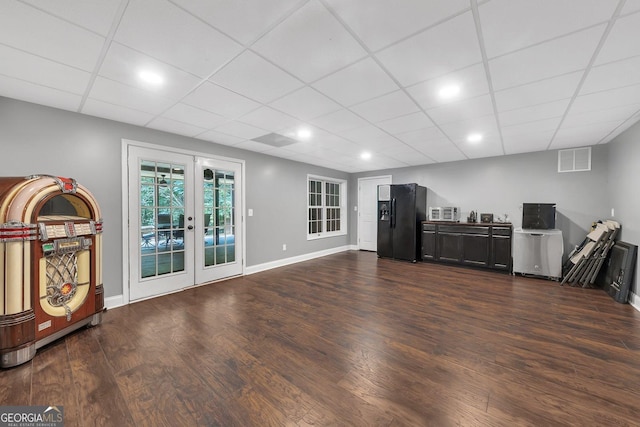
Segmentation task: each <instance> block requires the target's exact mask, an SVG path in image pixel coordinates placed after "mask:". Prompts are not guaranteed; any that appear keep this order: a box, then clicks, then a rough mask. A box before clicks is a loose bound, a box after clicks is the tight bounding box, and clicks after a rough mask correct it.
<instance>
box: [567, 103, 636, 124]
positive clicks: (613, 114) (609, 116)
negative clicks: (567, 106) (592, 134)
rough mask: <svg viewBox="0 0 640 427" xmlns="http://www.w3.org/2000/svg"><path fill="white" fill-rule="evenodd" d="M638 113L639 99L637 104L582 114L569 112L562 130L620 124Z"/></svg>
mask: <svg viewBox="0 0 640 427" xmlns="http://www.w3.org/2000/svg"><path fill="white" fill-rule="evenodd" d="M638 111H640V99H639V100H638V103H637V104H630V105H624V106H621V107H614V108H607V109H598V110H595V111H589V112H584V113H574V112H569V114H567V117H565V119H564V121H563V122H562V127H563V128H572V127H582V126H589V125H591V124H598V123H610V122H616V123H621V122H623V121H625V120H627V119H628V118H630V117H632V116H633V115H635V114H636V113H638Z"/></svg>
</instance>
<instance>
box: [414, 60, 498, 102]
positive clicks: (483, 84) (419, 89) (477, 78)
mask: <svg viewBox="0 0 640 427" xmlns="http://www.w3.org/2000/svg"><path fill="white" fill-rule="evenodd" d="M449 85H457V86H459V87H460V95H459V96H457V97H456V98H455V99H449V100H443V99H441V98H440V96H439V95H438V93H439V92H440V90H441V89H442V88H443V87H445V86H449ZM407 92H409V95H411V96H412V97H413V99H415V100H416V101H417V102H418V103H419V104H420V105H421V106H422V108H424V109H429V108H433V107H438V106H440V105H444V104H448V103H449V102H454V101H456V100H460V99H467V98H474V97H476V96H479V95H484V94H487V93H489V85H488V83H487V75H486V73H485V71H484V66H483V65H482V64H476V65H472V66H471V67H467V68H465V69H462V70H459V71H454V72H452V73H449V74H447V75H446V76H444V77H438V78H435V79H431V80H427V81H425V82H422V83H418V84H415V85H413V86H409V87H408V88H407Z"/></svg>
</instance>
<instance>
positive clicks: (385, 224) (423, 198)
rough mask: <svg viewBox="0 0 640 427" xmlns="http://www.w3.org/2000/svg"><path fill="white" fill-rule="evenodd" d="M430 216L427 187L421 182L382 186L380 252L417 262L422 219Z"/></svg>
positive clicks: (379, 209)
mask: <svg viewBox="0 0 640 427" xmlns="http://www.w3.org/2000/svg"><path fill="white" fill-rule="evenodd" d="M426 219H427V189H426V187H421V186H419V185H418V184H393V185H379V186H378V256H379V257H381V258H394V259H402V260H407V261H412V262H416V261H418V260H420V259H422V257H421V254H420V252H421V250H420V247H421V244H420V231H421V230H420V229H421V222H422V221H425V220H426Z"/></svg>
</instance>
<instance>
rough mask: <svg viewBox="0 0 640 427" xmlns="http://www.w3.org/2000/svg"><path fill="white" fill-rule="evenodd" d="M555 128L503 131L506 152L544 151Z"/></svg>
mask: <svg viewBox="0 0 640 427" xmlns="http://www.w3.org/2000/svg"><path fill="white" fill-rule="evenodd" d="M554 133H555V130H545V131H533V132H531V131H529V132H522V133H503V139H504V151H505V153H506V154H518V153H530V152H533V151H544V150H546V149H547V146H548V145H549V143H550V142H551V137H553V134H554Z"/></svg>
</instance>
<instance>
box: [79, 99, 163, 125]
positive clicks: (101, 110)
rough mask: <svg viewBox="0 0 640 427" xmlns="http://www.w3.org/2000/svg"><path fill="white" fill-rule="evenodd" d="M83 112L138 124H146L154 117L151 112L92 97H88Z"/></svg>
mask: <svg viewBox="0 0 640 427" xmlns="http://www.w3.org/2000/svg"><path fill="white" fill-rule="evenodd" d="M82 113H83V114H88V115H90V116H96V117H102V118H105V119H109V120H116V121H118V122H122V123H131V124H132V125H137V126H144V125H145V124H146V123H148V122H149V121H150V120H151V119H152V118H153V115H152V114H149V113H144V112H142V111H138V110H133V109H131V108H127V107H122V106H120V105H113V104H109V103H107V102H102V101H98V100H97V99H91V98H89V99H87V100H86V102H85V103H84V106H83V107H82Z"/></svg>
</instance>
